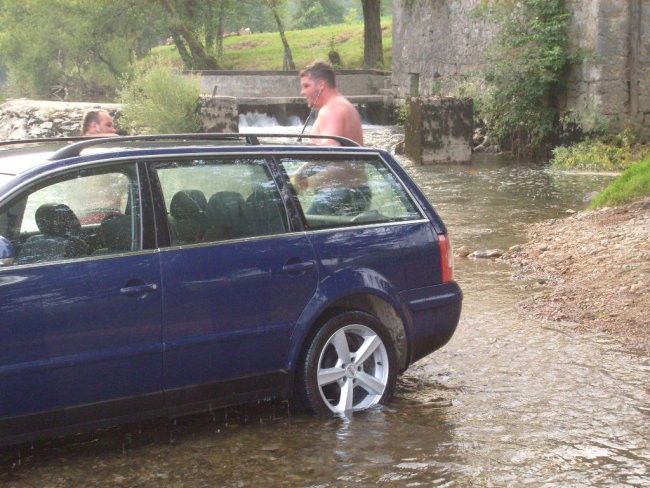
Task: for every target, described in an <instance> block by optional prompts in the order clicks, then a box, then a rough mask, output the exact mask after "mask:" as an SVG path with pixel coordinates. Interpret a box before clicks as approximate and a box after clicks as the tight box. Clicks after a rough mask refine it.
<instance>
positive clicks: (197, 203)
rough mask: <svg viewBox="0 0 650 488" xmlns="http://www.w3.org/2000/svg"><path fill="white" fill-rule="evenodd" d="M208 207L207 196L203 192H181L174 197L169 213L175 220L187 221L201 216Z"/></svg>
mask: <svg viewBox="0 0 650 488" xmlns="http://www.w3.org/2000/svg"><path fill="white" fill-rule="evenodd" d="M201 197H202V198H201ZM206 206H207V204H206V203H205V195H203V193H202V192H201V191H199V190H181V191H179V192H177V193H176V194H175V195H174V196H173V198H172V202H171V204H170V205H169V213H170V214H171V215H172V217H174V218H177V219H187V218H192V217H196V216H197V215H201V214H202V213H203V211H204V209H205V208H206Z"/></svg>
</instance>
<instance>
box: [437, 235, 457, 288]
mask: <svg viewBox="0 0 650 488" xmlns="http://www.w3.org/2000/svg"><path fill="white" fill-rule="evenodd" d="M438 247H439V248H440V267H441V268H442V282H443V283H448V282H450V281H453V279H454V253H453V251H452V249H451V241H450V240H449V237H448V236H447V234H438Z"/></svg>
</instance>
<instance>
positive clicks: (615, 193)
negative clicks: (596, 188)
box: [590, 156, 650, 208]
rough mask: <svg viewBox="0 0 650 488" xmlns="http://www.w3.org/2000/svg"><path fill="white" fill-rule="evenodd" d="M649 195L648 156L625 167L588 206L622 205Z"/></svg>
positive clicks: (649, 164) (649, 171)
mask: <svg viewBox="0 0 650 488" xmlns="http://www.w3.org/2000/svg"><path fill="white" fill-rule="evenodd" d="M647 196H650V156H648V157H646V159H645V160H643V161H641V162H638V163H635V164H633V165H631V166H630V167H629V168H627V169H626V170H625V171H624V172H623V173H622V174H621V175H620V176H619V177H618V178H616V179H615V180H614V181H613V182H612V183H611V184H610V185H609V186H608V187H607V188H605V189H604V190H603V191H602V192H601V193H600V194H599V195H598V196H597V197H596V198H595V199H594V201H593V202H591V205H590V208H598V207H605V206H617V205H624V204H626V203H630V202H633V201H635V200H638V199H639V198H643V197H647Z"/></svg>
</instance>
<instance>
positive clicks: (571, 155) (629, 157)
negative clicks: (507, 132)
mask: <svg viewBox="0 0 650 488" xmlns="http://www.w3.org/2000/svg"><path fill="white" fill-rule="evenodd" d="M648 155H650V148H649V147H648V146H644V145H641V144H639V143H638V142H637V139H636V137H635V135H634V133H633V132H632V131H629V130H625V131H623V132H621V133H620V134H617V135H615V136H614V137H612V138H610V139H600V138H587V139H585V140H584V141H582V142H579V143H577V144H574V145H572V146H566V147H565V146H560V147H556V148H555V149H553V159H552V160H551V164H552V166H553V167H554V168H557V169H590V170H610V171H619V170H622V169H625V168H627V167H628V166H629V165H630V164H632V162H634V161H640V160H641V159H643V158H644V157H646V156H648Z"/></svg>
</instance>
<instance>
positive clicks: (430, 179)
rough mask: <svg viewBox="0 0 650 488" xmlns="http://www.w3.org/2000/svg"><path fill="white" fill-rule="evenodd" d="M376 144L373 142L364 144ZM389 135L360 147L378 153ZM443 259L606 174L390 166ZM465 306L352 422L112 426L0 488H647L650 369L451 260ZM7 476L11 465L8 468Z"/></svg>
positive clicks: (502, 238) (65, 444) (40, 448)
mask: <svg viewBox="0 0 650 488" xmlns="http://www.w3.org/2000/svg"><path fill="white" fill-rule="evenodd" d="M373 138H374V139H373ZM399 138H400V135H399V133H398V132H396V131H392V130H387V129H381V130H377V132H376V134H370V135H369V139H370V140H371V143H373V142H372V141H373V140H377V141H379V144H374V145H382V146H383V147H387V148H389V149H391V148H393V147H394V145H395V144H396V143H397V141H398V140H399ZM402 164H403V165H404V166H405V167H406V169H407V170H408V171H409V172H410V173H411V174H413V175H414V177H415V178H416V179H417V181H418V183H419V185H420V186H421V187H422V188H423V190H424V191H425V193H426V194H427V196H428V198H430V199H431V201H432V202H433V203H434V204H435V205H436V208H437V209H438V210H439V212H440V214H441V215H442V217H443V219H444V220H445V223H446V224H447V226H448V228H449V231H450V233H451V236H452V240H453V242H454V245H456V246H459V245H468V246H469V247H471V248H474V249H478V248H494V247H502V248H505V247H508V246H510V245H512V244H515V243H517V242H521V241H523V240H524V239H525V235H524V229H525V226H526V224H527V223H528V222H532V221H537V220H542V219H546V218H554V217H558V216H562V215H563V212H564V211H565V210H566V209H569V208H571V209H574V210H579V209H581V208H583V207H584V206H585V203H584V202H583V201H582V199H583V198H584V196H585V195H586V194H588V193H589V192H591V191H598V190H600V189H601V188H602V187H603V186H604V185H605V184H606V183H607V182H608V181H609V180H610V179H611V176H589V175H570V174H565V173H556V172H553V171H551V170H548V169H547V168H544V167H540V166H537V165H518V166H512V165H508V164H505V163H503V162H483V163H477V164H473V165H468V166H429V167H420V166H416V165H414V164H412V163H411V162H410V161H408V160H402ZM456 276H457V278H458V280H459V281H460V283H461V286H462V287H463V291H464V294H465V300H464V309H463V315H462V318H461V323H460V325H459V327H458V330H457V332H456V335H455V336H454V337H453V338H452V340H451V341H450V343H449V344H448V345H447V346H446V347H444V348H443V349H441V350H440V351H438V352H436V353H434V354H433V355H431V356H428V357H427V358H425V359H423V360H422V361H420V362H418V363H416V364H415V365H414V366H413V367H412V368H411V369H409V370H408V371H407V373H406V374H405V375H404V376H403V377H402V378H401V379H400V380H399V384H398V387H397V389H396V394H395V399H394V401H393V402H392V403H391V404H390V405H389V406H387V407H382V408H377V409H373V410H372V411H370V412H366V413H364V414H361V415H354V416H353V417H352V418H351V419H338V418H336V419H331V420H329V421H323V420H322V419H316V418H312V417H309V416H305V415H292V414H291V413H290V412H289V409H288V406H287V404H286V403H283V402H276V403H264V402H262V403H260V404H256V405H252V406H246V407H240V408H237V409H228V410H225V411H223V410H220V411H215V412H213V413H212V414H209V413H208V414H203V415H199V416H195V417H187V418H183V419H179V421H177V422H176V423H166V422H162V421H158V422H150V423H142V424H141V425H131V426H122V427H118V428H114V429H110V430H107V431H103V432H100V433H93V434H86V435H85V436H78V437H74V438H67V439H66V440H64V441H47V442H42V443H38V444H36V445H35V449H34V450H33V451H32V450H29V449H26V448H23V454H22V458H21V464H20V465H18V464H17V459H18V458H17V455H16V453H15V451H8V450H5V451H0V453H2V456H4V457H0V461H1V464H0V466H1V469H0V484H4V485H5V486H10V487H13V486H16V487H17V486H21V487H23V486H26V487H31V486H53V487H56V486H76V485H79V480H83V486H86V487H90V486H106V485H107V484H108V485H112V486H183V487H194V486H227V487H231V486H232V487H249V486H250V487H253V486H279V485H283V486H297V487H348V486H351V485H353V484H354V485H358V486H371V485H372V486H374V485H377V484H379V485H386V486H388V485H390V486H404V487H410V486H416V487H417V486H425V487H430V486H445V487H447V486H458V487H461V486H513V487H519V486H526V485H530V486H549V487H551V486H575V487H583V486H584V487H587V486H642V485H647V484H648V483H649V482H650V473H649V472H648V471H649V467H650V445H649V441H648V439H650V408H649V407H648V405H650V393H649V388H648V387H649V383H648V378H650V374H649V373H650V361H649V360H648V358H647V357H642V356H638V355H635V354H634V353H632V352H629V351H626V350H624V349H621V348H620V347H619V346H616V345H615V342H614V341H610V340H609V339H608V338H607V337H600V336H594V337H589V336H585V334H584V333H582V332H581V333H577V332H576V331H574V330H572V329H571V327H569V326H568V325H567V324H555V323H542V322H536V321H529V320H524V319H522V318H521V317H520V316H519V315H518V313H517V312H516V308H515V307H516V303H517V302H518V301H519V300H521V299H522V298H524V297H526V296H527V293H528V292H526V291H524V290H521V289H519V288H517V287H515V286H514V285H513V283H512V282H511V281H510V279H509V269H508V268H507V267H506V266H505V265H503V264H499V263H494V262H492V261H490V260H469V259H457V261H456ZM12 464H16V465H15V467H13V469H12Z"/></svg>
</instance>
